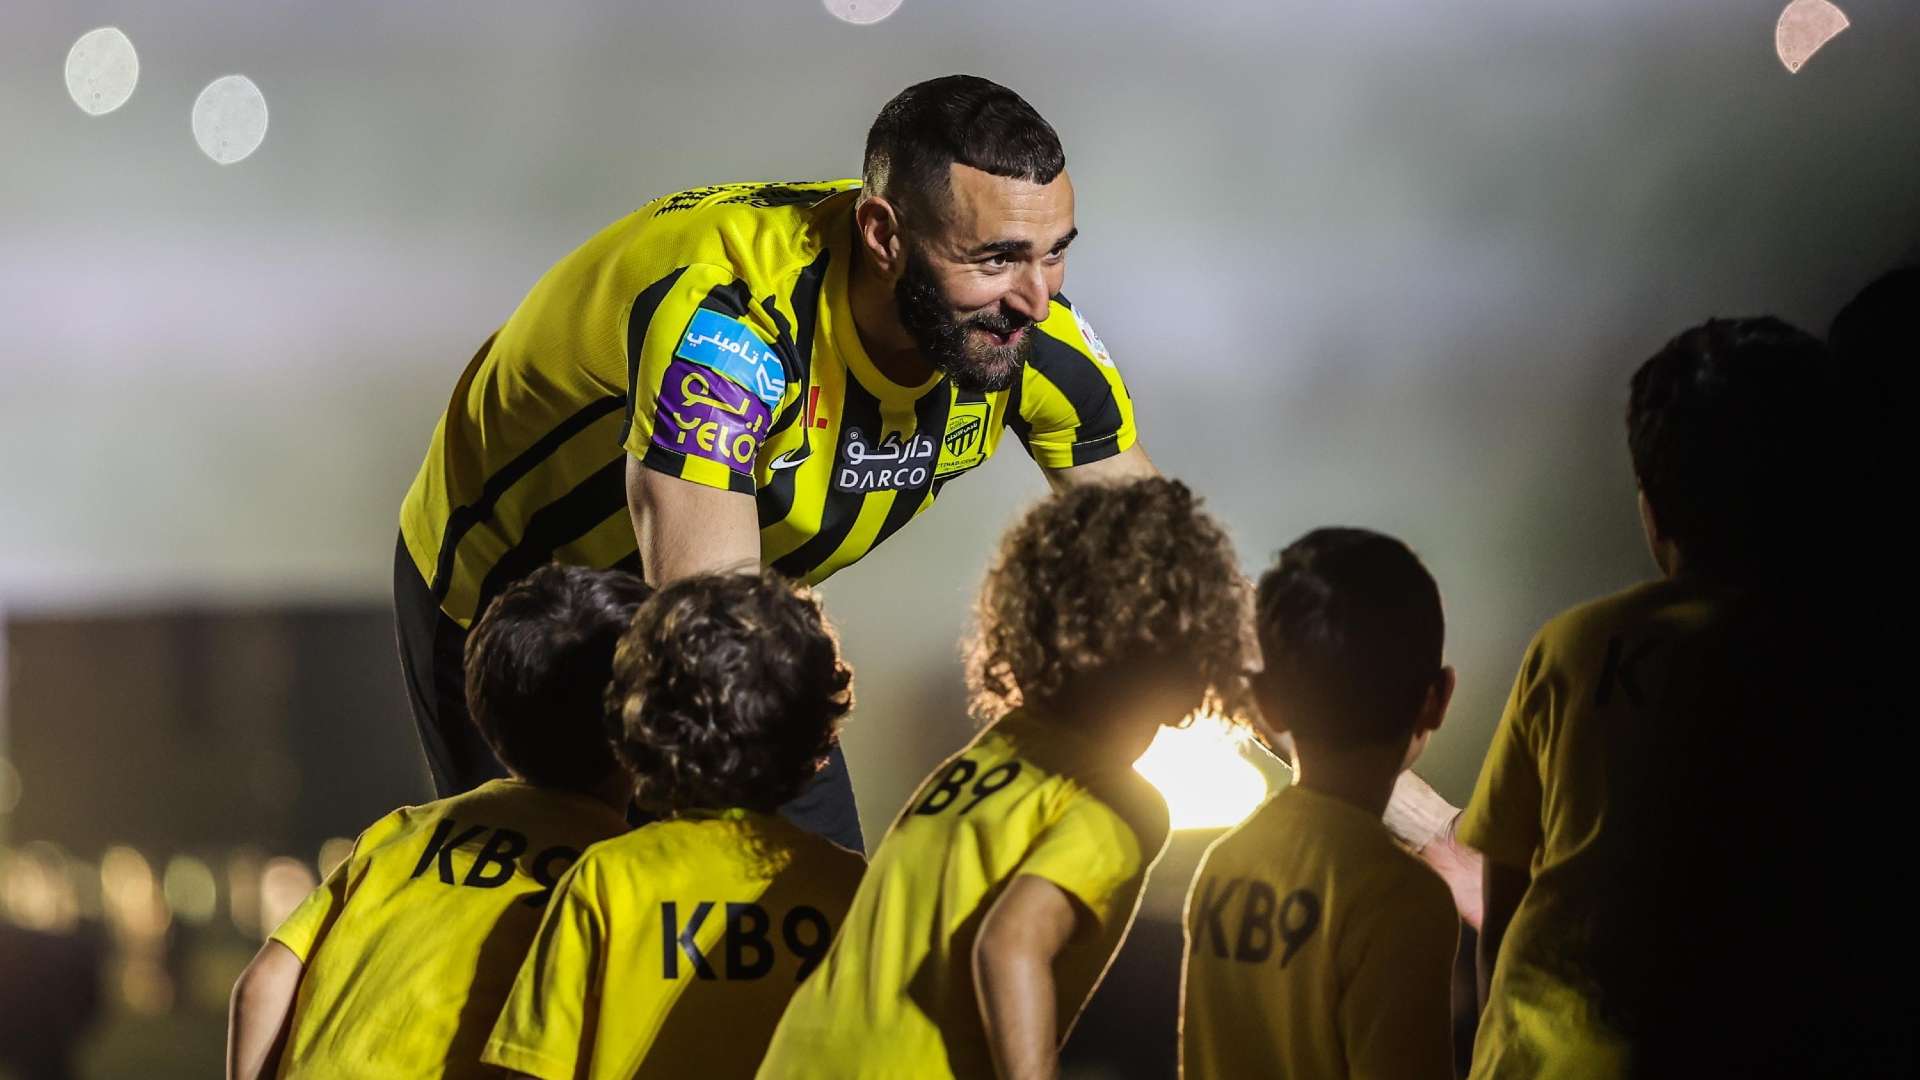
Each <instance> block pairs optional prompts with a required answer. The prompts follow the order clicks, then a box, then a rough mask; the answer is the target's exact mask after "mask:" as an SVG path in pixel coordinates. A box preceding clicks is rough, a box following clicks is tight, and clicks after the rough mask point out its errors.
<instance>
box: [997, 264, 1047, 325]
mask: <svg viewBox="0 0 1920 1080" xmlns="http://www.w3.org/2000/svg"><path fill="white" fill-rule="evenodd" d="M1052 299H1053V297H1052V294H1051V293H1049V292H1048V291H1047V275H1046V273H1045V271H1044V270H1042V268H1041V267H1040V265H1039V264H1038V263H1033V264H1029V265H1028V266H1027V268H1026V269H1025V270H1024V271H1023V272H1022V273H1021V275H1020V280H1019V281H1017V282H1015V283H1014V286H1013V288H1012V289H1009V290H1008V291H1007V306H1008V307H1010V308H1012V309H1013V310H1015V311H1017V312H1019V313H1020V314H1022V315H1025V316H1026V317H1027V318H1028V319H1030V320H1032V321H1034V322H1040V321H1041V320H1043V319H1045V318H1046V317H1047V308H1048V306H1049V305H1050V304H1051V302H1052Z"/></svg>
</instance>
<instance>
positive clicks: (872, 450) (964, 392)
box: [394, 75, 1478, 922]
mask: <svg viewBox="0 0 1920 1080" xmlns="http://www.w3.org/2000/svg"><path fill="white" fill-rule="evenodd" d="M1077 235H1079V230H1078V229H1077V228H1076V227H1075V225H1074V215H1073V184H1072V182H1071V181H1070V180H1069V179H1068V176H1067V172H1066V154H1065V152H1064V151H1063V150H1062V149H1061V146H1060V139H1059V136H1058V135H1056V134H1055V132H1054V130H1053V128H1052V126H1051V125H1049V124H1048V123H1047V122H1046V120H1044V119H1042V118H1041V116H1040V114H1039V113H1038V112H1036V111H1035V110H1034V109H1033V107H1032V106H1031V105H1029V104H1027V103H1026V102H1025V101H1024V100H1022V99H1021V98H1020V96H1019V95H1018V94H1015V93H1014V92H1013V91H1011V90H1009V89H1007V88H1006V87H1003V86H1000V85H997V84H995V83H993V82H989V81H988V80H986V79H981V78H976V77H974V76H970V75H950V76H946V77H944V78H939V79H932V80H929V81H927V82H923V83H919V84H917V85H915V86H911V87H908V88H907V89H906V90H903V91H901V92H900V94H899V95H898V96H896V97H895V98H894V99H893V100H892V101H890V102H888V103H887V104H886V106H885V107H884V108H882V109H881V110H880V115H879V116H878V117H877V118H876V119H875V120H874V123H873V127H872V128H871V129H870V130H869V132H868V134H867V146H866V157H865V161H864V165H863V173H862V177H861V179H859V180H837V181H824V182H804V183H749V184H721V185H715V186H710V187H701V188H694V189H692V190H690V191H683V192H679V193H677V194H673V195H668V196H665V197H663V198H660V199H656V200H654V201H653V202H651V203H648V204H647V205H646V206H643V207H641V208H640V209H639V210H637V211H635V212H633V213H632V214H629V215H627V216H626V217H624V218H622V219H620V220H619V221H617V222H615V223H613V224H612V225H610V226H608V227H607V228H606V229H604V230H602V231H601V232H600V233H599V234H598V235H597V236H595V237H593V238H592V239H590V240H588V241H587V242H586V243H585V244H584V245H582V246H581V247H580V248H579V249H577V250H576V251H574V252H573V253H572V254H570V255H568V256H567V257H566V258H564V259H562V260H561V261H560V262H559V264H558V265H556V266H554V267H553V268H552V269H551V270H549V271H548V272H547V274H546V276H545V277H543V278H541V279H540V281H539V283H538V284H536V285H535V286H534V287H533V291H532V292H530V293H529V294H528V295H527V298H526V299H525V300H523V301H522V302H521V304H520V307H519V310H517V311H515V312H514V314H513V316H512V317H511V318H509V319H508V320H507V323H506V325H505V326H503V327H501V328H500V329H499V330H498V331H497V332H496V333H495V334H494V335H493V337H491V338H490V339H488V341H487V343H486V344H485V345H483V346H481V348H480V351H479V353H478V354H477V355H476V356H475V357H474V358H473V360H472V362H471V363H469V364H468V365H467V369H466V372H465V373H464V374H463V375H462V376H461V378H460V382H459V383H458V384H457V385H456V386H455V388H454V392H453V399H452V401H451V402H450V403H449V405H448V407H447V411H446V414H445V415H444V417H443V418H442V419H441V421H440V424H439V427H438V428H437V429H436V430H435V431H434V435H433V443H432V445H431V447H430V448H429V449H428V452H427V458H426V461H425V462H424V463H423V464H422V465H421V467H420V472H419V475H418V476H417V477H416V478H415V480H414V482H413V487H412V489H411V490H409V491H408V493H407V498H406V501H405V503H404V504H402V506H401V510H400V543H399V547H398V551H397V553H396V557H395V566H394V600H395V606H396V608H397V611H398V622H399V638H400V654H401V657H400V658H401V666H402V668H403V670H404V672H405V675H406V682H407V688H408V693H409V696H410V698H411V701H412V705H413V713H414V719H415V722H416V724H417V726H418V728H419V731H420V740H421V743H422V745H423V747H424V748H425V750H426V755H427V760H428V763H429V765H430V767H431V769H432V773H433V780H434V786H435V788H436V789H437V790H438V793H439V794H440V796H441V797H446V796H449V795H452V794H454V793H457V792H460V791H465V790H467V789H469V788H472V787H474V786H476V785H478V784H480V783H481V782H482V781H484V780H486V779H489V778H491V777H494V776H498V775H502V774H503V770H502V769H501V767H500V765H499V764H498V763H497V762H496V761H495V760H494V758H493V755H492V754H491V753H490V752H489V751H488V749H487V747H486V745H485V743H483V742H482V741H481V740H480V738H479V736H478V735H477V733H476V732H475V731H474V729H473V726H472V724H470V723H469V722H468V720H467V713H466V706H465V699H464V696H463V693H462V687H461V682H460V679H461V676H460V671H461V650H462V647H463V645H464V642H465V639H466V628H467V627H468V626H469V625H470V624H471V623H472V622H473V621H474V620H475V619H476V618H478V617H479V615H480V613H481V612H483V611H484V610H485V609H486V606H487V604H488V602H489V601H490V600H491V599H492V598H493V597H494V596H496V595H498V594H499V593H500V592H501V590H503V589H504V588H506V586H508V585H509V584H511V583H513V582H514V581H516V580H518V579H519V578H521V577H524V576H526V575H527V574H529V573H531V572H532V571H533V570H535V569H537V568H538V567H540V566H542V565H544V564H545V563H547V562H549V561H553V560H558V561H560V562H564V563H569V564H575V565H582V566H591V567H624V568H627V569H629V570H632V571H635V572H638V573H644V574H645V576H646V578H647V580H648V581H649V582H651V583H652V584H653V585H655V586H656V587H658V586H660V585H664V584H666V583H667V582H669V581H672V580H674V579H676V578H679V577H684V576H686V575H688V574H695V573H701V572H704V571H712V570H723V569H727V568H735V567H737V568H742V569H745V568H751V567H753V566H754V565H756V564H764V565H767V566H771V567H774V568H775V569H778V570H780V571H782V572H784V573H786V574H788V575H789V576H791V577H794V578H799V579H801V580H804V581H807V582H809V583H818V582H820V581H822V580H824V579H826V578H827V577H828V576H830V575H832V574H833V573H834V572H835V571H837V570H839V569H841V568H842V567H845V566H848V565H850V564H852V563H854V562H856V561H858V560H859V559H860V558H861V557H863V556H864V555H866V554H867V553H868V552H870V551H872V550H873V549H874V548H875V547H877V546H879V545H880V544H881V543H882V542H883V541H885V540H887V539H888V538H889V537H891V536H893V534H894V533H896V532H898V531H900V529H901V528H902V527H903V526H905V525H906V524H907V523H908V522H909V521H912V520H913V519H914V518H915V517H917V516H919V514H920V513H921V512H922V511H924V510H926V509H927V508H928V507H930V506H932V505H933V503H934V500H935V499H936V498H937V497H938V496H939V494H940V491H941V489H942V488H944V487H945V486H946V485H947V483H948V482H950V481H952V480H954V479H956V478H958V477H961V476H962V475H964V474H966V473H968V472H970V471H972V470H973V469H975V468H978V467H979V466H980V465H981V463H983V462H985V461H986V460H987V458H988V457H990V456H992V455H993V453H994V452H995V451H996V450H997V449H999V447H1000V445H1001V443H1002V441H1003V436H1004V435H1005V433H1006V432H1007V431H1008V430H1009V429H1011V430H1012V432H1013V434H1014V435H1015V437H1016V438H1018V439H1019V441H1020V443H1021V445H1022V446H1024V447H1025V448H1026V450H1027V453H1028V454H1029V455H1030V456H1031V457H1032V458H1033V460H1034V463H1035V464H1037V465H1038V466H1039V467H1040V469H1041V471H1042V472H1043V473H1044V474H1045V475H1046V477H1047V479H1048V481H1049V482H1050V483H1051V484H1053V485H1054V486H1056V487H1058V486H1062V485H1067V484H1074V483H1082V482H1087V481H1104V480H1112V479H1125V478H1131V477H1137V476H1142V475H1151V474H1153V473H1154V468H1153V465H1152V463H1151V462H1150V461H1148V459H1147V455H1146V452H1145V451H1144V450H1143V449H1142V448H1141V447H1140V445H1139V442H1138V438H1137V435H1136V432H1135V429H1134V421H1133V402H1132V399H1131V398H1130V397H1129V396H1128V394H1127V388H1126V384H1125V382H1124V381H1122V379H1121V377H1120V372H1119V371H1118V370H1117V369H1116V368H1115V367H1114V364H1113V359H1112V357H1110V356H1109V355H1108V354H1107V350H1106V347H1105V346H1103V345H1102V344H1101V342H1100V339H1099V337H1098V336H1097V335H1096V334H1095V333H1094V331H1093V328H1092V326H1090V325H1089V324H1088V322H1087V319H1086V317H1085V315H1084V314H1083V313H1082V312H1080V311H1078V310H1076V309H1075V308H1074V306H1073V305H1072V304H1071V303H1069V302H1068V301H1067V298H1066V297H1065V296H1062V295H1061V293H1060V287H1061V283H1062V281H1063V280H1064V278H1065V277H1066V258H1067V250H1068V247H1069V246H1070V245H1071V244H1072V243H1073V241H1074V238H1075V237H1076V236H1077ZM755 659H756V660H757V661H758V662H765V663H770V664H778V663H781V662H783V658H781V657H778V656H767V657H761V658H755ZM784 813H785V814H786V815H787V817H788V818H790V819H792V820H793V821H795V822H796V823H797V824H799V825H801V826H802V827H804V828H807V829H810V830H812V831H814V832H817V833H819V834H821V835H824V836H826V837H827V838H829V839H831V840H834V841H835V842H837V843H840V844H842V845H843V846H847V847H851V848H854V849H856V850H858V849H860V848H861V847H862V843H861V836H860V824H859V819H858V817H857V816H856V814H855V810H854V802H853V789H852V785H851V783H850V781H849V779H848V776H847V771H846V765H845V762H844V759H843V758H842V757H841V756H840V752H839V750H838V748H835V750H834V751H833V758H832V760H831V762H830V764H829V765H828V767H827V769H826V770H825V771H824V772H823V773H822V774H821V776H820V778H819V779H818V781H817V782H816V783H815V784H814V785H813V786H812V787H811V788H809V789H808V791H807V792H806V793H805V794H803V795H802V796H801V797H800V798H799V799H798V800H796V801H795V802H793V803H791V804H789V805H788V806H787V807H786V808H785V810H784ZM1452 814H1453V808H1452V807H1450V806H1447V805H1446V804H1445V803H1444V802H1443V801H1441V800H1440V799H1439V798H1438V796H1436V795H1434V794H1433V792H1432V790H1431V789H1429V788H1425V787H1424V785H1420V786H1419V787H1418V789H1417V790H1414V791H1410V792H1401V793H1397V794H1396V799H1395V806H1394V807H1393V808H1392V809H1391V810H1390V811H1389V819H1388V823H1389V825H1396V824H1397V825H1398V827H1397V828H1396V831H1397V832H1399V833H1400V834H1401V835H1402V837H1403V839H1406V840H1407V841H1408V842H1409V846H1410V847H1412V848H1413V849H1414V850H1416V851H1421V852H1422V854H1423V855H1425V856H1427V857H1428V858H1429V861H1430V862H1434V863H1435V865H1436V866H1437V867H1439V868H1441V869H1442V872H1443V873H1444V874H1446V876H1448V877H1449V879H1450V880H1455V881H1463V882H1471V885H1469V886H1467V887H1468V888H1472V887H1474V886H1477V884H1478V860H1477V858H1476V857H1474V856H1473V854H1472V853H1471V852H1468V851H1465V850H1464V849H1459V848H1457V847H1456V846H1455V845H1452V844H1451V843H1450V837H1449V836H1448V835H1447V831H1446V826H1447V825H1448V824H1450V822H1451V818H1452ZM1423 849H1424V850H1423ZM1447 859H1452V860H1453V861H1455V862H1461V863H1462V865H1460V866H1453V865H1443V860H1447ZM1464 899H1465V898H1464V897H1463V900H1464ZM1477 902H1478V901H1477V896H1475V897H1473V898H1472V899H1471V901H1470V903H1471V904H1472V905H1473V906H1475V907H1476V908H1477ZM1464 906H1466V904H1465V903H1463V907H1464ZM1471 921H1476V922H1477V913H1476V914H1475V917H1474V918H1473V919H1472V920H1471Z"/></svg>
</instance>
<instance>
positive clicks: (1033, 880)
mask: <svg viewBox="0 0 1920 1080" xmlns="http://www.w3.org/2000/svg"><path fill="white" fill-rule="evenodd" d="M1079 919H1080V914H1079V909H1078V908H1076V907H1075V906H1074V902H1073V899H1072V898H1071V897H1069V896H1068V895H1067V893H1066V891H1065V890H1063V889H1061V888H1060V886H1058V885H1055V884H1054V883H1053V882H1051V881H1048V880H1046V879H1045V878H1040V877H1035V876H1033V875H1031V874H1021V875H1019V876H1017V877H1015V878H1014V879H1013V881H1012V882H1011V883H1009V884H1008V885H1007V888H1006V891H1005V892H1003V893H1001V894H1000V899H998V900H996V901H994V904H993V907H992V908H990V909H989V910H988V911H987V917H986V918H985V919H983V920H981V923H980V935H979V937H978V938H976V939H975V940H974V943H973V984H974V994H975V995H976V996H977V997H978V998H979V1001H980V1019H981V1020H982V1021H983V1022H984V1023H985V1025H986V1030H987V1044H988V1045H989V1046H990V1047H992V1049H993V1067H994V1071H995V1072H997V1073H998V1074H999V1075H1000V1076H1001V1077H1002V1080H1053V1078H1054V1077H1056V1076H1058V1075H1059V1074H1060V1028H1059V1018H1058V1017H1057V1016H1055V1015H1054V1012H1055V1009H1054V983H1053V960H1054V957H1056V956H1059V955H1060V950H1062V949H1064V948H1066V947H1067V941H1068V940H1069V939H1070V938H1072V937H1073V930H1074V927H1075V925H1076V924H1077V923H1078V922H1079Z"/></svg>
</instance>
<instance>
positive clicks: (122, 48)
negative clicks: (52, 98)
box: [67, 26, 140, 116]
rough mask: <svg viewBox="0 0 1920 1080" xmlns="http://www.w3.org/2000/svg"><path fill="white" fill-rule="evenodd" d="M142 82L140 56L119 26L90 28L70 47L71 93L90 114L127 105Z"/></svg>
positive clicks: (68, 78)
mask: <svg viewBox="0 0 1920 1080" xmlns="http://www.w3.org/2000/svg"><path fill="white" fill-rule="evenodd" d="M139 81H140V56H139V54H138V53H135V52H134V51H133V41H132V40H131V39H130V38H128V37H127V35H125V34H123V33H121V32H120V29H119V28H118V27H113V26H103V27H100V28H99V29H98V30H89V31H87V32H86V33H84V34H81V35H80V40H78V41H76V42H74V43H73V48H71V49H69V50H67V94H68V95H69V96H71V97H72V98H73V103H74V104H75V105H78V106H80V110H81V111H82V112H84V113H86V114H87V115H89V116H105V115H107V114H108V113H110V112H112V111H113V110H115V109H117V108H119V107H120V106H122V105H125V104H126V103H127V99H128V98H130V97H132V96H133V88H134V86H135V85H136V84H137V83H139Z"/></svg>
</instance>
